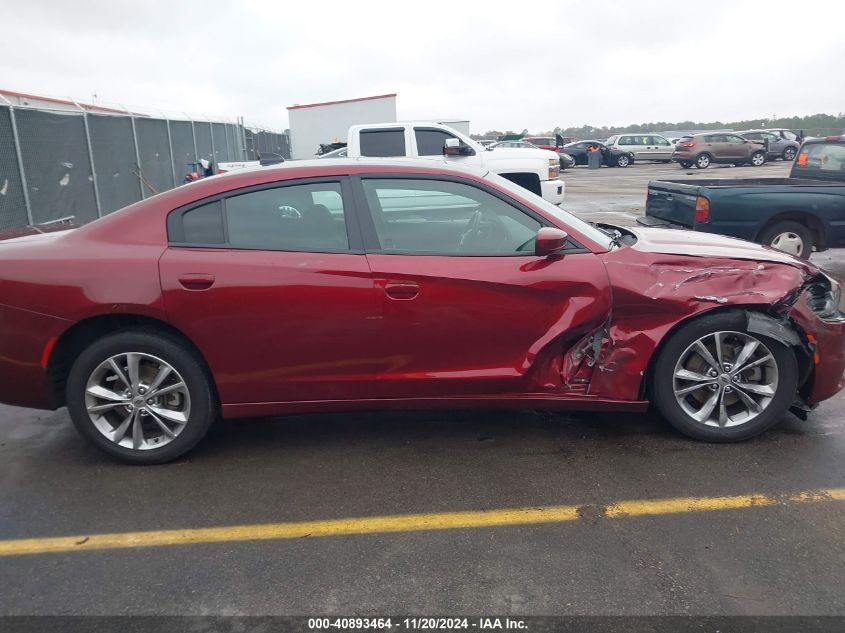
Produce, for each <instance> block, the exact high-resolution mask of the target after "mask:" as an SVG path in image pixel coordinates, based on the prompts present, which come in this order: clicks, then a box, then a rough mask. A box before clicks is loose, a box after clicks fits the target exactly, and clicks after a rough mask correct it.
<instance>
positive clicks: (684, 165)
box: [679, 161, 692, 169]
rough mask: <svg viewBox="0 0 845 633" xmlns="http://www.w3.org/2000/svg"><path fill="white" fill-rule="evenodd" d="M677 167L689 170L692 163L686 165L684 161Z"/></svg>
mask: <svg viewBox="0 0 845 633" xmlns="http://www.w3.org/2000/svg"><path fill="white" fill-rule="evenodd" d="M679 165H680V166H681V167H682V168H683V169H689V168H690V167H692V163H688V162H686V161H685V162H682V163H679Z"/></svg>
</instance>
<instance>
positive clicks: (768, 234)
mask: <svg viewBox="0 0 845 633" xmlns="http://www.w3.org/2000/svg"><path fill="white" fill-rule="evenodd" d="M759 242H760V243H761V244H765V245H766V246H771V247H772V248H776V249H778V250H779V251H783V252H784V253H789V254H790V255H795V256H796V257H802V258H804V259H807V258H808V257H810V254H811V253H812V252H813V233H812V231H810V229H809V228H808V227H807V226H806V225H804V224H801V223H800V222H795V221H793V220H784V221H782V222H776V223H774V224H772V225H770V226H767V227H766V228H765V229H763V232H762V233H761V234H760V240H759Z"/></svg>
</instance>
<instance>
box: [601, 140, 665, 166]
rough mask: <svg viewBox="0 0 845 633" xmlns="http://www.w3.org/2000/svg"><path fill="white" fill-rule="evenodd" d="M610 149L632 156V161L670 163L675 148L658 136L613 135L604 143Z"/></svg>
mask: <svg viewBox="0 0 845 633" xmlns="http://www.w3.org/2000/svg"><path fill="white" fill-rule="evenodd" d="M605 145H607V146H608V147H610V148H611V149H618V150H621V151H623V152H627V153H629V154H632V155H633V156H634V160H659V161H661V162H664V163H669V162H671V161H672V152H673V151H674V150H675V146H674V145H672V143H670V142H669V140H668V139H666V138H664V137H662V136H660V135H659V134H614V135H613V136H611V137H610V138H608V139H607V141H605Z"/></svg>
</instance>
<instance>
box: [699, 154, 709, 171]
mask: <svg viewBox="0 0 845 633" xmlns="http://www.w3.org/2000/svg"><path fill="white" fill-rule="evenodd" d="M695 166H696V167H697V168H698V169H707V168H708V167H710V154H699V156H698V157H697V158H696V159H695Z"/></svg>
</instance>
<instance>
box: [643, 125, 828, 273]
mask: <svg viewBox="0 0 845 633" xmlns="http://www.w3.org/2000/svg"><path fill="white" fill-rule="evenodd" d="M639 222H640V224H644V225H646V226H670V227H676V228H685V229H692V230H694V231H706V232H708V233H719V234H721V235H730V236H732V237H739V238H742V239H746V240H752V241H755V242H760V243H762V244H767V245H770V246H774V247H776V248H782V250H786V251H787V252H791V253H792V254H795V255H800V256H802V257H809V255H810V253H811V252H812V250H813V247H815V248H816V249H817V250H824V249H826V248H830V247H834V246H845V137H828V138H824V139H813V140H810V141H807V142H806V143H804V145H803V146H802V147H801V149H800V152H799V154H798V157H797V159H796V161H795V163H794V164H793V166H792V171H791V173H790V177H789V178H735V179H734V178H723V179H707V180H705V179H695V180H652V181H651V182H650V183H649V184H648V198H647V199H646V215H645V217H644V218H640V219H639Z"/></svg>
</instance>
